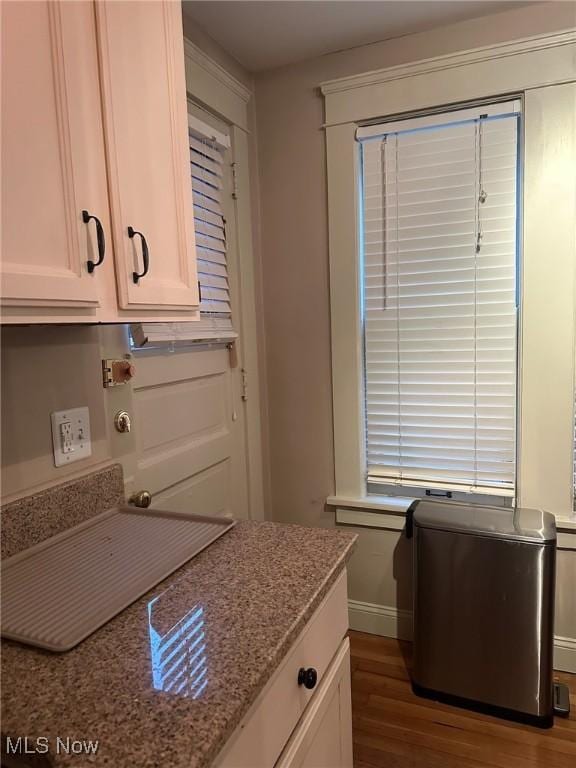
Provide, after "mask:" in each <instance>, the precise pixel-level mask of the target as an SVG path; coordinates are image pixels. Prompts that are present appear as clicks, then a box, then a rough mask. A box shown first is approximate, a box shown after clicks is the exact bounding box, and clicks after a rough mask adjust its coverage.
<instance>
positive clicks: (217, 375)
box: [133, 346, 248, 518]
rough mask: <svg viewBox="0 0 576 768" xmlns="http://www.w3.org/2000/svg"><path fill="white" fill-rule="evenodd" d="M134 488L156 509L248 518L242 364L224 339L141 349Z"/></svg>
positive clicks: (135, 390)
mask: <svg viewBox="0 0 576 768" xmlns="http://www.w3.org/2000/svg"><path fill="white" fill-rule="evenodd" d="M135 364H136V370H137V375H136V377H135V379H134V385H133V409H134V436H135V441H136V473H135V478H134V480H135V482H134V487H135V488H136V489H145V490H148V491H150V493H151V494H152V497H153V502H152V503H153V506H154V507H156V508H158V509H166V510H174V511H187V512H193V513H195V514H206V515H226V516H231V517H234V518H243V517H248V492H247V471H246V450H245V443H244V441H245V435H244V418H243V413H242V411H243V409H242V402H241V398H240V393H239V392H238V386H237V369H236V368H232V367H231V366H230V352H229V350H228V349H227V348H226V347H225V346H220V347H214V348H205V347H204V348H202V347H199V348H195V349H194V348H193V349H190V348H188V349H181V350H179V351H176V352H164V351H162V352H158V353H149V354H146V355H143V356H140V355H139V356H138V359H137V360H136V363H135Z"/></svg>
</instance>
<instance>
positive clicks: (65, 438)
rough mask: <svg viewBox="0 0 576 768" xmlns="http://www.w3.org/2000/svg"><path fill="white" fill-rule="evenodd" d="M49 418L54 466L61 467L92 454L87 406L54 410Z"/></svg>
mask: <svg viewBox="0 0 576 768" xmlns="http://www.w3.org/2000/svg"><path fill="white" fill-rule="evenodd" d="M51 418H52V444H53V446H54V464H55V466H57V467H63V466H65V465H66V464H70V463H71V462H72V461H80V460H81V459H86V458H87V457H88V456H91V455H92V443H91V441H90V413H89V411H88V408H70V409H69V410H67V411H55V412H54V413H53V414H52V416H51Z"/></svg>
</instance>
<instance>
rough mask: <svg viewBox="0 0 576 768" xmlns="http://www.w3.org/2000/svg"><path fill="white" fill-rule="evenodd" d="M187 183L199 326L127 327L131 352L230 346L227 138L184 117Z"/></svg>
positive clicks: (196, 121)
mask: <svg viewBox="0 0 576 768" xmlns="http://www.w3.org/2000/svg"><path fill="white" fill-rule="evenodd" d="M188 132H189V146H190V178H191V184H192V199H193V206H194V231H195V235H196V257H197V267H198V283H199V288H200V320H199V321H195V322H182V323H143V324H140V325H134V326H132V338H133V340H134V342H135V344H136V346H143V345H144V344H154V343H164V342H186V341H192V342H194V341H214V340H222V341H226V340H232V339H235V338H236V337H237V333H236V332H235V331H234V327H233V325H232V310H231V306H230V285H229V278H228V253H227V248H228V243H227V239H226V218H225V215H224V195H225V194H227V192H226V188H227V186H228V187H230V185H229V184H228V180H227V178H226V175H227V174H228V173H229V172H230V165H229V163H226V162H225V157H226V152H227V151H228V150H229V148H230V137H229V136H228V135H226V134H223V133H222V132H220V131H217V130H216V129H213V128H212V127H211V126H209V125H207V124H206V123H204V122H203V121H201V120H199V119H198V118H196V117H193V116H192V115H188Z"/></svg>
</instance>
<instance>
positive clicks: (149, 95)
mask: <svg viewBox="0 0 576 768" xmlns="http://www.w3.org/2000/svg"><path fill="white" fill-rule="evenodd" d="M96 17H97V25H98V37H99V44H100V53H101V55H100V66H101V80H102V89H103V109H104V123H105V135H106V150H107V159H108V175H109V189H110V202H111V212H112V227H113V231H114V243H115V256H116V276H117V283H118V296H119V305H120V307H121V308H122V309H130V308H138V307H140V308H143V307H146V308H149V309H155V308H157V309H176V310H181V309H191V308H194V307H197V306H198V303H199V302H198V284H197V277H196V258H195V244H194V227H193V213H192V191H191V183H190V164H189V163H190V160H189V146H188V122H187V115H186V83H185V76H184V43H183V32H182V18H181V7H180V3H178V2H170V1H167V2H160V0H156V1H155V2H146V1H145V0H144V1H141V0H138V1H137V2H132V1H127V0H105V1H104V2H102V1H101V2H97V3H96Z"/></svg>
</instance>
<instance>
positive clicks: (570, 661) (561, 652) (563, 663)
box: [554, 635, 576, 672]
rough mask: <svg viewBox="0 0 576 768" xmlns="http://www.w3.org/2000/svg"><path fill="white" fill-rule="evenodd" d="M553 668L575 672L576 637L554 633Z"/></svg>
mask: <svg viewBox="0 0 576 768" xmlns="http://www.w3.org/2000/svg"><path fill="white" fill-rule="evenodd" d="M554 669H557V670H559V671H561V672H576V638H574V637H560V636H559V635H554Z"/></svg>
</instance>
